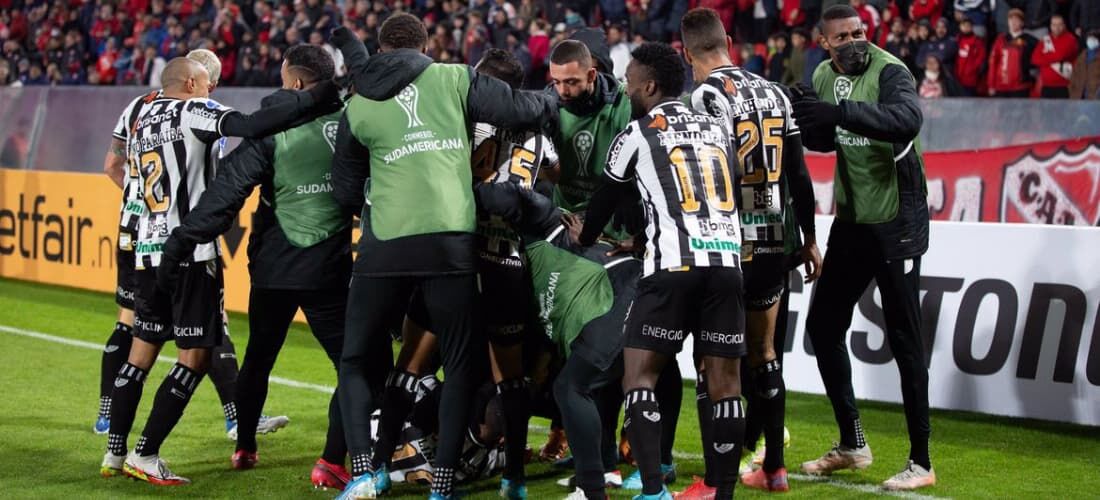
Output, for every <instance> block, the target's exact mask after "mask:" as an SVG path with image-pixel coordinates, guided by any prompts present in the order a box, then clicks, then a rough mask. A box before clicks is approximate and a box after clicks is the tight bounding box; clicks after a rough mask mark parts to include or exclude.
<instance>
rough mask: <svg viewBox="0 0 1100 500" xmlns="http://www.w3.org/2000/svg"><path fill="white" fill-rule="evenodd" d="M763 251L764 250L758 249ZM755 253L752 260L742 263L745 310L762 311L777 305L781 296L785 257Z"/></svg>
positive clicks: (781, 253) (785, 270)
mask: <svg viewBox="0 0 1100 500" xmlns="http://www.w3.org/2000/svg"><path fill="white" fill-rule="evenodd" d="M758 250H764V249H758ZM779 250H780V251H778V252H762V251H757V252H755V253H754V254H753V257H752V260H750V261H742V262H741V269H742V270H743V272H744V275H745V308H746V309H748V310H750V311H764V310H767V309H769V308H771V307H772V306H773V305H775V304H778V303H779V297H780V296H782V295H783V283H784V278H785V277H786V275H787V272H788V271H787V264H788V262H787V257H786V255H785V254H784V253H783V252H782V247H780V248H779Z"/></svg>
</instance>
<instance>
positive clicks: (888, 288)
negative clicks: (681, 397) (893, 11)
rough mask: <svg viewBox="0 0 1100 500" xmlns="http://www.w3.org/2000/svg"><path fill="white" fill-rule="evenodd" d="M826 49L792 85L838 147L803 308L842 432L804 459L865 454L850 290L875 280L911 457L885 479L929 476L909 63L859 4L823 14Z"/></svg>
mask: <svg viewBox="0 0 1100 500" xmlns="http://www.w3.org/2000/svg"><path fill="white" fill-rule="evenodd" d="M822 23H823V24H822V26H823V28H822V44H821V45H822V47H825V48H826V49H827V50H828V51H829V57H830V58H829V60H826V61H824V62H822V63H821V64H820V65H819V66H818V67H817V69H816V70H815V71H814V76H813V88H810V87H808V86H798V87H796V89H795V90H796V92H795V100H794V102H793V103H792V105H793V106H794V117H795V120H796V121H797V122H798V127H799V128H800V129H801V130H802V134H803V137H804V139H803V142H804V143H805V144H806V146H807V147H808V148H809V149H811V150H814V151H836V182H834V183H833V187H834V190H835V192H836V196H835V198H836V219H835V220H834V221H833V227H832V229H831V230H830V231H829V244H828V251H827V252H826V253H825V265H824V268H823V271H824V272H823V273H822V275H821V280H820V281H819V282H818V284H817V287H816V289H815V290H814V295H813V299H812V300H811V301H810V310H809V313H808V314H807V316H806V335H807V336H808V337H809V338H810V342H811V343H812V344H813V347H814V353H815V356H816V357H817V366H818V370H819V371H820V372H821V380H822V382H823V383H824V385H825V393H826V394H827V395H828V396H829V401H830V402H832V405H833V413H834V416H835V417H836V422H837V426H838V427H839V431H840V443H839V444H837V445H836V446H834V447H833V448H832V449H830V450H829V451H827V452H826V453H825V454H824V455H822V456H821V458H819V459H817V460H812V461H809V462H805V463H803V464H802V470H803V471H804V472H806V473H808V474H819V475H828V474H831V473H833V472H834V471H837V470H842V469H864V468H867V467H868V466H870V465H871V461H872V456H871V447H870V446H868V445H867V440H866V438H865V436H864V434H863V425H862V423H861V422H860V419H859V409H858V408H857V407H856V400H855V394H854V392H853V390H852V367H851V361H850V360H849V359H848V349H847V346H846V342H845V340H846V336H847V332H848V327H849V326H850V325H851V322H852V310H853V308H854V307H855V304H856V301H858V300H859V297H860V296H861V295H862V294H863V292H864V291H865V290H866V289H867V285H868V284H870V282H871V280H872V279H874V280H875V282H876V283H877V285H878V289H879V292H880V293H881V295H882V310H883V315H884V316H885V319H886V328H885V334H886V341H887V343H888V344H889V346H890V351H891V352H892V353H893V355H894V360H895V361H897V365H898V372H899V373H900V376H901V395H902V401H903V403H904V406H905V421H906V424H907V427H908V431H909V446H910V448H909V460H908V463H906V465H905V468H904V469H902V470H901V471H900V472H898V473H897V474H896V475H894V476H893V477H891V478H890V479H887V480H886V481H885V482H884V483H883V487H884V488H886V489H890V490H912V489H916V488H922V487H925V486H931V485H934V484H936V473H935V472H934V471H933V470H932V459H931V457H930V455H929V451H928V436H929V434H930V433H931V424H930V423H929V417H928V365H927V364H926V363H927V358H926V357H925V348H926V347H925V345H924V341H923V340H922V338H921V337H922V336H921V311H920V265H921V255H923V254H924V252H926V251H927V250H928V203H927V199H926V198H927V192H928V188H927V185H926V182H925V177H924V160H923V158H922V157H921V145H920V138H919V137H918V134H919V133H920V128H921V123H922V121H923V117H922V115H921V110H920V105H919V104H920V102H919V101H920V99H919V97H918V96H917V93H916V83H915V80H914V79H913V75H911V74H910V73H909V70H908V69H907V68H906V66H905V64H904V63H903V62H902V61H900V60H899V59H897V58H896V57H894V56H893V55H891V54H890V53H888V52H886V51H884V50H882V49H880V48H878V47H875V46H874V45H873V44H871V43H870V42H868V41H867V34H866V32H865V30H864V28H863V24H862V23H861V22H860V18H859V15H858V13H857V12H856V11H855V10H854V9H852V8H851V7H849V6H847V5H836V6H833V7H830V8H828V9H826V10H825V12H824V14H822Z"/></svg>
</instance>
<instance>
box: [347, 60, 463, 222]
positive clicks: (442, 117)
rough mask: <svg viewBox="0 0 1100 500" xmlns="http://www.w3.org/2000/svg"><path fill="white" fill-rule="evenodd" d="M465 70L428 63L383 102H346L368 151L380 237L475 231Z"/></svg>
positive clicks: (372, 216)
mask: <svg viewBox="0 0 1100 500" xmlns="http://www.w3.org/2000/svg"><path fill="white" fill-rule="evenodd" d="M469 88H470V74H469V70H468V69H467V68H466V66H460V65H454V64H431V65H429V66H428V67H427V69H425V70H424V72H423V73H421V74H420V75H419V76H417V77H416V79H415V80H413V82H412V83H410V84H409V85H408V86H406V87H405V88H404V89H402V90H401V92H400V93H398V94H397V95H396V96H394V97H391V98H389V99H387V100H385V101H374V100H370V99H367V98H365V97H362V96H358V95H357V96H355V97H352V99H351V102H350V103H349V104H348V111H347V117H348V124H349V125H350V126H351V131H352V134H353V135H354V136H355V137H356V138H357V139H358V140H359V142H360V143H362V144H363V145H364V146H366V147H367V148H369V149H370V156H371V158H370V177H371V182H370V191H369V193H368V199H369V200H370V204H371V209H370V224H369V225H367V224H364V226H367V227H369V228H370V230H371V231H372V232H373V233H374V236H375V237H376V238H378V239H379V240H383V241H385V240H392V239H395V238H401V237H405V236H416V235H422V234H432V233H442V232H465V233H472V232H473V231H474V226H475V218H474V195H473V190H472V189H471V188H470V186H471V185H472V184H473V179H472V173H471V169H470V138H469V130H468V128H467V120H466V98H467V94H468V92H469Z"/></svg>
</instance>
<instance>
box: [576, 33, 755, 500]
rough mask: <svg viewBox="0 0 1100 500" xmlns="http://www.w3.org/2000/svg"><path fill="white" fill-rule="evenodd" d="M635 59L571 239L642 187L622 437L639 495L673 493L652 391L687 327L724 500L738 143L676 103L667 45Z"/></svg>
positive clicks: (677, 83)
mask: <svg viewBox="0 0 1100 500" xmlns="http://www.w3.org/2000/svg"><path fill="white" fill-rule="evenodd" d="M632 55H633V60H632V61H631V63H630V65H629V67H628V68H627V82H628V83H627V92H628V95H629V96H630V102H631V108H632V116H633V117H634V118H635V120H634V121H632V122H631V123H630V125H629V126H628V127H627V129H626V130H624V131H623V132H622V133H620V134H619V135H618V136H616V138H615V141H614V142H613V143H612V146H611V151H610V152H609V153H608V158H607V168H606V169H605V171H604V175H603V184H602V186H601V188H600V190H599V191H598V192H597V193H596V194H595V196H593V198H592V201H591V202H590V203H589V206H588V218H587V220H585V223H584V229H583V230H582V231H581V233H580V235H579V237H578V240H579V242H580V243H581V244H582V245H589V244H592V243H593V242H594V241H595V240H596V237H597V236H599V234H600V233H601V231H602V229H603V227H604V225H605V224H606V223H607V221H608V220H610V218H611V215H612V212H613V211H614V207H615V204H616V203H617V201H618V200H619V198H620V197H621V196H622V195H623V193H624V192H626V191H627V190H628V189H629V187H630V184H631V183H632V182H633V183H636V184H637V187H638V189H639V191H640V192H641V197H642V202H643V205H644V206H645V208H646V214H645V219H646V236H647V237H648V241H647V242H646V259H645V266H644V271H643V274H642V279H641V281H639V283H638V292H637V296H636V298H635V299H634V303H633V305H632V306H631V313H630V315H629V318H628V319H627V322H626V330H625V334H626V348H625V349H624V352H623V357H624V366H625V373H624V376H623V389H624V392H625V395H626V430H627V435H628V437H629V439H630V443H631V450H632V452H633V454H634V458H635V460H636V461H637V462H638V467H639V469H640V470H641V471H642V473H641V476H642V493H641V494H640V495H638V496H636V497H635V498H636V499H642V500H648V499H659V498H660V499H664V498H671V495H670V494H669V492H668V489H667V488H665V485H664V483H663V481H662V474H661V469H660V457H659V454H660V444H659V443H660V439H659V438H660V436H661V417H662V415H661V409H660V407H659V404H658V401H657V395H656V393H655V392H654V388H655V385H656V382H657V378H658V376H659V375H660V373H661V371H662V369H663V368H664V366H665V365H666V364H667V363H669V362H670V361H671V362H673V363H675V355H676V353H677V352H678V351H679V350H680V348H681V347H682V343H683V340H684V336H685V335H686V334H688V333H689V332H690V333H693V334H694V335H696V339H695V340H696V350H697V352H699V353H700V354H701V355H702V356H703V363H704V365H705V367H706V371H705V373H706V375H705V376H706V379H707V380H706V381H707V390H708V393H709V396H710V399H711V400H712V401H714V403H713V415H714V418H713V425H714V431H713V432H712V433H711V442H710V443H708V444H707V446H708V447H713V448H714V449H715V451H716V453H717V456H716V458H715V460H713V461H712V463H713V466H714V468H715V469H716V471H714V475H715V476H714V477H716V478H717V479H718V488H717V492H716V498H719V499H728V498H732V496H733V489H734V486H735V485H736V482H737V462H738V457H739V456H740V450H741V440H742V439H743V433H744V425H745V421H744V411H743V409H742V407H741V399H740V391H741V387H740V376H739V369H740V358H741V356H743V355H744V354H745V343H744V339H745V334H744V328H745V317H744V311H743V309H742V308H743V305H742V291H741V290H742V277H741V271H740V269H739V260H740V251H741V235H740V224H739V221H738V216H737V204H738V200H737V196H738V189H739V188H738V185H737V163H736V162H737V157H736V156H735V151H736V148H735V147H734V144H733V143H732V142H731V141H730V137H729V134H728V132H727V130H726V123H725V121H724V120H723V119H721V118H715V117H712V116H710V115H708V114H705V113H698V112H695V111H693V110H692V109H690V108H689V107H688V106H687V105H685V104H683V103H682V102H680V101H679V100H677V98H678V97H679V95H680V91H681V89H682V88H683V83H684V82H683V80H684V76H683V71H681V68H682V66H681V64H682V63H681V59H680V56H679V55H678V54H677V53H676V51H675V50H674V49H672V47H669V46H668V45H664V44H658V43H645V44H642V45H641V46H639V47H638V48H637V49H635V50H634V51H633V53H632Z"/></svg>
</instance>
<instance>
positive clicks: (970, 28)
mask: <svg viewBox="0 0 1100 500" xmlns="http://www.w3.org/2000/svg"><path fill="white" fill-rule="evenodd" d="M956 43H957V44H958V46H959V56H958V57H957V58H956V60H955V77H956V78H957V79H958V81H959V85H961V86H962V88H963V91H964V92H965V94H966V95H967V96H969V97H974V96H977V95H980V94H979V88H978V87H979V86H980V85H981V83H982V76H983V75H984V74H985V70H986V66H985V65H986V61H987V60H988V56H987V55H986V49H985V39H984V38H982V37H980V36H978V35H977V33H975V32H974V23H972V22H971V21H970V18H969V17H964V18H963V19H962V22H960V23H959V36H958V38H957V39H956Z"/></svg>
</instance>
